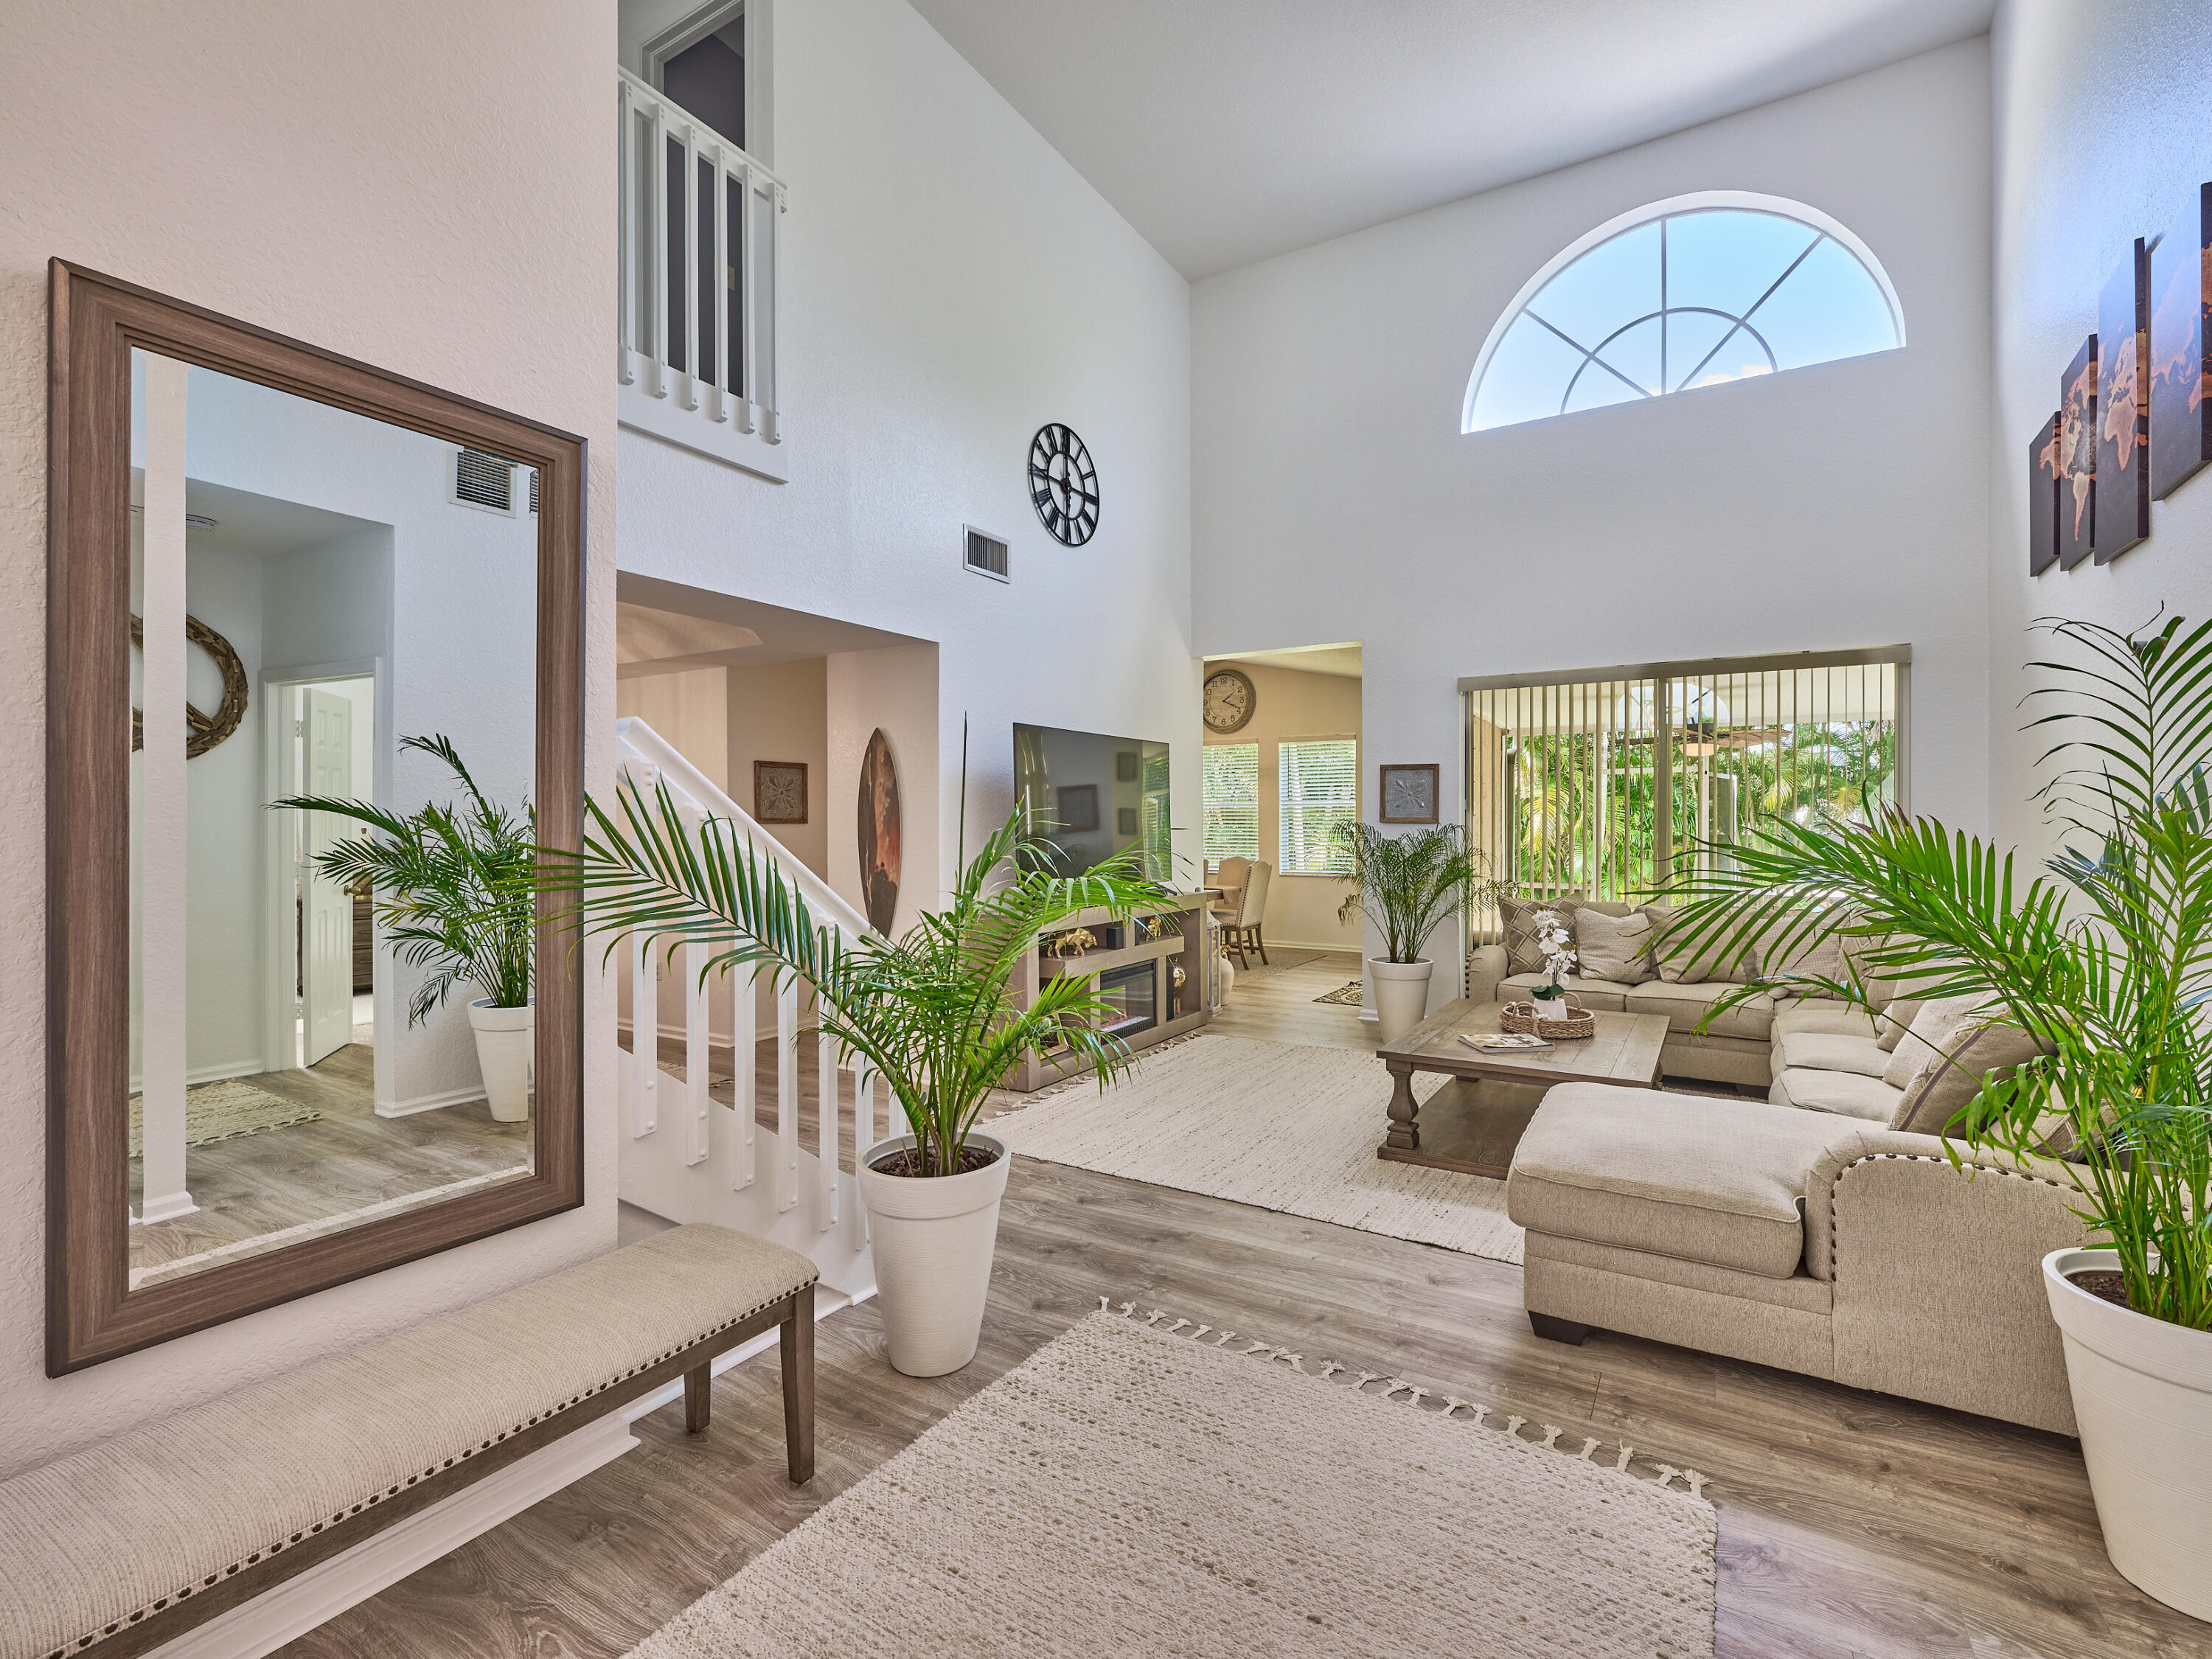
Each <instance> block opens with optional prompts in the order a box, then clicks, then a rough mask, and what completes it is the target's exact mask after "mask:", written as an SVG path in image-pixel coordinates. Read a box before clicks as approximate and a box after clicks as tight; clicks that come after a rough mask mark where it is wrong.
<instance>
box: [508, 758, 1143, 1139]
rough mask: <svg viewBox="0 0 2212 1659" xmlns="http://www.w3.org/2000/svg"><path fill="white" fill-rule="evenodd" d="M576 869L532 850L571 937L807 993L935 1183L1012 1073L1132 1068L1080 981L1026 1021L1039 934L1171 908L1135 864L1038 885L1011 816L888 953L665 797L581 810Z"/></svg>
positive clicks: (1029, 849)
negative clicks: (1056, 1051) (1022, 980)
mask: <svg viewBox="0 0 2212 1659" xmlns="http://www.w3.org/2000/svg"><path fill="white" fill-rule="evenodd" d="M585 816H586V829H585V836H584V846H583V850H582V852H581V853H580V854H579V853H564V852H562V851H559V850H557V849H550V848H541V849H539V853H540V856H541V864H540V866H539V868H538V872H537V874H536V876H535V878H534V879H535V884H536V885H537V887H538V888H539V889H540V890H546V891H552V892H558V893H562V894H565V895H568V896H572V897H573V898H574V907H573V909H572V911H571V913H570V914H571V915H572V916H573V919H574V926H576V927H580V928H581V929H582V930H583V931H584V932H585V933H596V934H600V935H604V936H607V938H608V943H607V945H606V950H607V951H609V952H611V951H613V950H614V949H616V948H617V945H619V943H620V941H621V939H622V937H623V936H630V937H635V936H639V935H642V936H643V937H644V938H645V939H647V941H648V942H649V944H650V945H651V946H652V947H653V948H655V949H661V950H666V951H671V952H672V951H674V950H675V948H676V947H677V946H678V945H687V944H696V945H704V946H706V947H708V948H707V951H706V956H707V960H706V962H705V963H704V964H703V966H702V969H701V970H700V971H701V975H702V983H703V982H704V980H705V978H706V977H707V976H709V975H714V974H719V973H726V972H738V973H742V974H744V975H745V976H746V977H748V978H752V977H757V976H763V975H764V976H766V977H767V978H768V979H769V981H770V982H771V983H774V984H776V985H779V986H780V985H781V984H782V983H783V982H785V981H787V980H790V979H793V978H795V979H798V980H800V981H805V983H807V984H809V985H811V986H812V987H813V988H814V993H815V1000H816V1006H817V1018H818V1019H819V1021H820V1025H821V1030H822V1032H823V1035H824V1036H828V1037H829V1038H831V1039H832V1040H833V1041H835V1042H836V1043H837V1044H838V1045H839V1046H840V1047H841V1048H843V1049H844V1050H845V1051H846V1052H848V1054H854V1055H857V1056H859V1057H860V1058H861V1059H863V1060H866V1063H867V1064H868V1066H869V1067H870V1068H871V1069H872V1071H874V1072H875V1073H876V1074H877V1075H878V1076H879V1077H881V1078H883V1079H884V1081H885V1083H886V1084H887V1085H888V1086H889V1087H890V1091H891V1094H892V1096H893V1097H895V1098H896V1100H897V1102H898V1104H899V1107H900V1109H901V1110H902V1112H903V1113H904V1114H905V1116H906V1120H907V1123H908V1127H910V1128H911V1129H912V1131H913V1133H914V1135H915V1140H916V1142H917V1143H918V1145H919V1146H920V1149H921V1155H922V1158H923V1160H924V1163H925V1165H926V1167H927V1169H928V1170H929V1171H930V1172H931V1173H933V1174H943V1175H950V1174H952V1173H955V1172H956V1171H957V1170H958V1168H959V1155H960V1151H961V1148H962V1147H963V1146H964V1145H965V1144H966V1141H967V1138H968V1133H969V1130H970V1129H971V1128H972V1127H974V1126H975V1120H976V1118H977V1116H978V1115H979V1114H980V1113H981V1110H982V1109H983V1106H984V1104H985V1103H986V1101H987V1098H988V1097H989V1094H990V1091H991V1090H992V1089H993V1088H994V1087H996V1086H997V1085H999V1083H1000V1080H1001V1079H1003V1078H1004V1077H1005V1075H1006V1072H1007V1071H1008V1069H1009V1068H1010V1067H1012V1066H1013V1065H1014V1064H1015V1063H1016V1062H1018V1060H1022V1059H1023V1058H1024V1057H1025V1056H1028V1055H1030V1054H1039V1053H1042V1052H1043V1051H1044V1050H1045V1049H1047V1048H1065V1049H1066V1051H1068V1052H1069V1053H1070V1054H1072V1055H1073V1057H1074V1058H1075V1059H1076V1060H1079V1061H1081V1062H1083V1063H1085V1064H1086V1065H1088V1066H1089V1067H1090V1068H1091V1071H1092V1073H1094V1074H1095V1075H1096V1076H1097V1079H1098V1083H1099V1086H1100V1087H1102V1088H1103V1087H1104V1086H1105V1085H1107V1084H1108V1083H1109V1082H1110V1081H1111V1080H1112V1079H1114V1078H1115V1076H1116V1075H1117V1074H1118V1073H1120V1072H1121V1071H1122V1070H1123V1069H1124V1068H1126V1067H1127V1066H1128V1064H1129V1063H1130V1061H1131V1060H1132V1058H1133V1056H1132V1055H1131V1053H1130V1050H1129V1048H1128V1047H1127V1044H1126V1043H1124V1042H1121V1040H1120V1039H1119V1038H1117V1037H1115V1036H1110V1035H1109V1034H1107V1033H1105V1032H1103V1031H1102V1030H1099V1029H1098V1028H1099V1025H1100V1024H1101V1022H1102V1021H1103V1020H1105V1019H1106V1018H1109V1016H1110V1015H1111V1013H1112V1012H1115V1011H1114V1008H1113V1006H1112V1004H1111V1003H1110V1002H1109V1000H1108V999H1106V998H1104V997H1103V996H1101V995H1100V994H1098V990H1097V981H1096V979H1095V978H1094V977H1093V976H1092V975H1086V974H1061V975H1057V976H1055V977H1053V978H1050V979H1048V980H1046V981H1044V982H1043V983H1042V986H1041V987H1040V988H1039V990H1038V993H1037V994H1036V997H1035V998H1034V999H1033V1000H1030V1001H1029V1002H1028V1003H1027V1004H1026V1005H1025V1006H1024V1004H1023V1003H1022V1002H1021V1001H1020V1000H1019V999H1018V997H1017V996H1016V995H1015V994H1014V992H1013V990H1012V983H1013V981H1014V978H1015V975H1017V973H1018V971H1019V969H1020V968H1021V966H1022V964H1023V962H1024V958H1025V957H1027V956H1028V955H1029V954H1030V953H1031V952H1033V951H1035V950H1036V940H1037V935H1038V934H1039V933H1045V932H1048V931H1049V930H1050V929H1052V928H1053V927H1055V926H1057V925H1059V924H1060V923H1062V922H1064V921H1068V920H1069V919H1070V918H1072V917H1075V916H1079V915H1083V914H1084V913H1085V912H1103V913H1105V914H1106V915H1109V916H1110V917H1113V918H1114V919H1115V920H1118V921H1127V920H1128V919H1129V918H1131V917H1132V916H1133V915H1135V914H1136V913H1137V912H1138V911H1139V910H1141V909H1147V908H1153V907H1156V906H1158V905H1160V904H1162V903H1164V902H1166V901H1167V900H1168V899H1169V898H1170V895H1169V893H1168V892H1167V891H1166V890H1164V888H1162V887H1160V886H1158V884H1154V883H1152V882H1151V881H1148V880H1146V878H1144V877H1143V876H1142V875H1141V874H1140V873H1139V865H1138V858H1139V854H1138V851H1137V849H1135V848H1130V849H1127V850H1126V851H1125V852H1123V853H1122V854H1119V855H1117V856H1115V857H1114V858H1111V859H1109V860H1105V861H1104V862H1103V863H1101V864H1098V865H1096V866H1092V867H1091V869H1090V870H1089V871H1087V872H1085V873H1084V874H1082V875H1079V876H1073V877H1065V876H1060V875H1057V874H1054V872H1053V871H1054V866H1053V858H1054V849H1053V848H1051V846H1050V844H1049V843H1048V842H1042V841H1041V840H1039V839H1037V838H1036V837H1035V836H1030V835H1029V834H1028V833H1027V832H1026V829H1025V826H1024V823H1023V819H1022V815H1021V814H1020V812H1019V811H1016V812H1015V813H1014V814H1012V816H1010V817H1008V818H1007V820H1006V823H1003V824H1002V825H1000V827H999V828H998V829H995V830H994V831H993V832H992V833H991V834H990V836H987V838H986V840H985V841H984V843H983V845H982V847H981V848H980V849H979V850H978V851H977V852H976V853H975V856H974V857H972V858H970V859H969V860H968V861H967V863H966V864H965V865H964V866H963V867H962V869H961V871H960V873H959V878H958V880H957V882H956V884H955V885H954V888H953V890H952V892H951V896H950V898H949V902H947V903H946V904H945V908H942V909H940V910H936V911H932V912H928V913H927V914H925V915H923V916H922V917H921V919H920V920H919V921H916V922H915V924H914V926H913V927H909V928H908V930H907V931H906V932H905V933H902V935H900V937H899V938H897V939H885V938H884V937H882V936H881V935H879V934H876V933H867V934H866V935H863V936H861V937H860V938H857V939H855V938H852V937H849V936H848V935H847V934H846V933H843V932H842V930H840V929H839V928H837V927H835V926H833V925H831V924H829V923H828V922H825V921H822V920H820V919H819V918H817V916H815V915H813V914H812V913H811V911H810V910H809V909H808V908H807V904H806V901H805V896H804V895H802V894H801V893H800V892H799V890H798V889H797V888H796V886H795V885H794V884H793V883H792V882H791V881H790V880H789V879H788V878H787V877H786V876H785V875H784V874H783V872H781V870H779V869H778V868H777V867H776V866H775V863H774V862H773V861H772V860H770V859H769V857H768V856H767V855H766V854H763V853H762V852H761V851H760V850H759V849H757V848H755V847H754V846H753V845H752V843H751V842H750V839H744V840H741V839H740V838H739V836H738V830H737V828H736V825H735V824H734V823H733V822H732V821H731V820H729V819H725V818H715V817H708V818H705V819H703V820H702V821H700V822H697V823H693V822H690V821H688V819H687V815H686V814H685V812H684V810H683V809H682V807H681V806H680V805H679V804H678V801H677V799H676V798H675V796H674V795H673V794H671V793H670V791H669V789H668V787H667V786H666V784H665V782H664V783H661V784H659V785H658V786H657V787H656V788H655V790H654V793H653V795H652V797H650V798H647V796H645V795H644V794H642V793H640V792H639V790H638V789H637V788H636V787H635V785H633V784H632V783H630V782H629V781H627V780H625V781H624V782H623V786H622V787H621V788H620V790H619V791H618V792H617V796H616V799H615V802H614V805H613V810H612V811H609V810H608V809H607V808H605V807H604V806H602V805H600V804H599V802H598V801H596V800H587V801H586V805H585Z"/></svg>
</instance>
